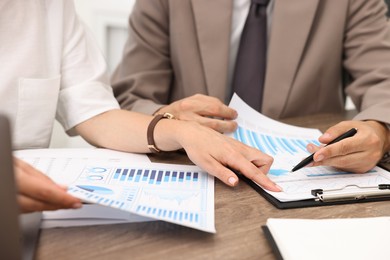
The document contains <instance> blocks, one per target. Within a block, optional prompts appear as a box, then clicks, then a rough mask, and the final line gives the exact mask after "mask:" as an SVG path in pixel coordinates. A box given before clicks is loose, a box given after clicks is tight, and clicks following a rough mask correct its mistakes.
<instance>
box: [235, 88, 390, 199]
mask: <svg viewBox="0 0 390 260" xmlns="http://www.w3.org/2000/svg"><path fill="white" fill-rule="evenodd" d="M229 106H230V107H232V108H234V109H236V110H237V112H238V118H237V120H236V121H237V123H238V129H237V130H236V131H235V132H234V133H232V134H231V135H230V136H231V137H233V138H235V139H237V140H239V141H241V142H243V143H245V144H247V145H249V146H252V147H255V148H257V149H259V150H261V151H263V152H264V153H267V154H269V155H271V156H272V157H273V158H274V163H273V164H272V166H271V169H270V171H269V173H268V177H269V178H270V179H272V180H273V181H274V182H276V183H277V184H278V185H279V186H280V187H282V189H283V191H282V192H269V191H267V190H264V191H265V192H267V193H268V194H270V195H272V196H273V197H274V198H276V199H277V200H279V201H280V202H288V201H298V200H306V199H313V198H316V197H315V196H314V195H313V194H312V190H318V189H320V190H322V191H332V192H333V194H334V193H337V194H340V195H342V194H344V195H345V194H348V193H350V192H351V191H352V192H355V191H356V192H357V193H359V192H363V193H365V194H367V193H368V194H374V193H376V192H377V191H378V187H379V185H382V184H390V173H389V172H388V171H386V170H384V169H382V168H379V167H375V168H373V169H371V170H370V171H369V172H367V173H365V174H354V173H350V172H344V171H340V170H337V169H336V168H333V167H325V166H319V167H304V168H302V169H300V170H298V171H295V172H290V171H291V169H292V168H293V167H294V166H295V165H296V164H298V163H299V162H300V161H301V160H302V159H303V158H306V157H307V156H308V155H310V153H309V152H308V151H307V150H306V145H307V144H308V143H314V144H316V145H319V142H318V137H319V136H320V135H321V132H320V131H319V130H318V129H312V128H303V127H296V126H292V125H288V124H284V123H281V122H278V121H275V120H272V119H270V118H268V117H266V116H264V115H262V114H260V113H258V112H257V111H255V110H253V109H252V108H251V107H249V106H248V105H247V104H245V102H243V101H242V100H241V99H240V98H239V97H238V96H237V95H236V94H235V95H234V96H233V98H232V100H231V102H230V105H229ZM384 187H385V188H386V187H387V188H389V186H384ZM380 192H382V193H383V191H380ZM386 192H387V193H388V195H389V194H390V193H389V192H390V190H387V191H385V193H386Z"/></svg>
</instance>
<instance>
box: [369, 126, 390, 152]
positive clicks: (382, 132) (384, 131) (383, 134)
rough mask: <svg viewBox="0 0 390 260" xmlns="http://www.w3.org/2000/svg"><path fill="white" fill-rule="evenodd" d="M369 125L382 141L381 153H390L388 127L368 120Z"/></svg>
mask: <svg viewBox="0 0 390 260" xmlns="http://www.w3.org/2000/svg"><path fill="white" fill-rule="evenodd" d="M366 122H367V123H369V124H370V125H371V126H372V127H373V128H374V129H375V131H376V132H377V134H378V135H379V138H380V139H381V140H383V153H386V152H388V151H390V130H389V126H388V125H387V124H385V123H382V122H379V121H373V120H369V121H366Z"/></svg>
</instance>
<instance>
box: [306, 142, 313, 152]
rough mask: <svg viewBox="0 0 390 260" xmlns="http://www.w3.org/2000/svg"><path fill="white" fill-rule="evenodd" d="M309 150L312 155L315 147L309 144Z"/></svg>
mask: <svg viewBox="0 0 390 260" xmlns="http://www.w3.org/2000/svg"><path fill="white" fill-rule="evenodd" d="M307 150H308V151H309V152H310V153H312V152H313V146H312V145H311V144H309V145H308V146H307Z"/></svg>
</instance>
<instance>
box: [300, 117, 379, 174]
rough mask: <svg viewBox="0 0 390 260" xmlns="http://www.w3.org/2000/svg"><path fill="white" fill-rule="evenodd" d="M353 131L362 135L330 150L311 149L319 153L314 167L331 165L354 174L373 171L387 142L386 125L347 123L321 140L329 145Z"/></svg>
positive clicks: (322, 148)
mask: <svg viewBox="0 0 390 260" xmlns="http://www.w3.org/2000/svg"><path fill="white" fill-rule="evenodd" d="M351 128H356V129H358V132H357V133H356V134H355V135H354V136H352V137H348V138H346V139H343V140H341V141H339V142H337V143H334V144H331V145H328V146H326V147H316V146H314V145H308V147H307V148H308V150H309V151H311V152H315V154H314V157H313V159H314V164H313V166H319V165H328V166H333V167H336V168H339V169H344V170H346V171H352V172H357V173H361V172H366V171H368V170H370V169H371V168H373V167H374V166H375V165H376V164H377V163H378V161H379V160H380V158H381V157H382V155H383V150H384V148H383V147H384V146H385V138H384V137H383V136H384V134H382V133H383V131H382V130H383V129H382V125H381V124H380V123H378V122H373V121H344V122H341V123H339V124H337V125H335V126H333V127H331V128H329V129H328V130H327V131H326V133H325V134H324V135H322V136H321V137H320V138H319V140H320V142H323V143H329V142H331V141H332V140H334V139H335V138H337V137H338V136H340V135H341V134H343V133H345V132H346V131H347V130H349V129H351Z"/></svg>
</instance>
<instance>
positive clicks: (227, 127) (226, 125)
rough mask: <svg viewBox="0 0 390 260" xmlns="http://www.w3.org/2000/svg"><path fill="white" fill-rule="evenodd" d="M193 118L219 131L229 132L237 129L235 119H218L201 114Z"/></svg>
mask: <svg viewBox="0 0 390 260" xmlns="http://www.w3.org/2000/svg"><path fill="white" fill-rule="evenodd" d="M195 118H196V119H195V120H196V121H197V122H199V123H200V124H201V125H204V126H207V127H209V128H211V129H214V130H215V131H217V132H219V133H231V132H233V131H235V130H236V129H237V123H236V122H235V121H226V120H219V119H215V118H209V117H202V116H196V117H195Z"/></svg>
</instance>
